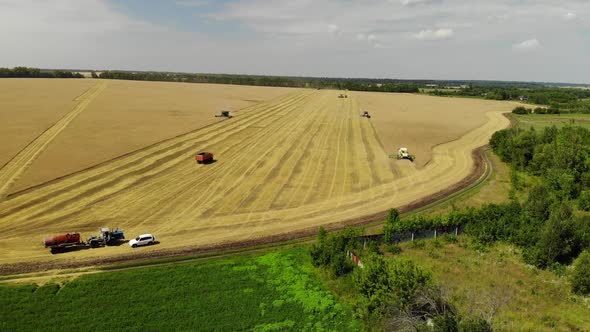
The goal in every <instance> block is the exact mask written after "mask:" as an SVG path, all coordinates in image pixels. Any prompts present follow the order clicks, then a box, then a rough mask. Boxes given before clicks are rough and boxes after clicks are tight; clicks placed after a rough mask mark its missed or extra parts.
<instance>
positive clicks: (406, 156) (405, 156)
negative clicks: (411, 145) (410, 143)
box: [396, 148, 416, 162]
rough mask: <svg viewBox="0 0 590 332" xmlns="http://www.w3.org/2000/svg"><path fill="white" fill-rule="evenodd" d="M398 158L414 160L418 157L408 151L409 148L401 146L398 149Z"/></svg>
mask: <svg viewBox="0 0 590 332" xmlns="http://www.w3.org/2000/svg"><path fill="white" fill-rule="evenodd" d="M396 158H397V159H398V160H400V159H408V160H409V161H412V162H413V161H414V159H415V158H416V157H414V155H411V154H410V153H409V152H408V148H399V150H397V156H396Z"/></svg>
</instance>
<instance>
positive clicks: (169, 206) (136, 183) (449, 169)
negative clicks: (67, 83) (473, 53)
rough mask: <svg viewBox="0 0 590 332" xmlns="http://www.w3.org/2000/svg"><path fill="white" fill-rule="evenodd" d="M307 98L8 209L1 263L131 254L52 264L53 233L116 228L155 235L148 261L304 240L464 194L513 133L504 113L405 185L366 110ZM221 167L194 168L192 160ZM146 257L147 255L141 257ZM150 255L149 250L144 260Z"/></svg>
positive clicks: (55, 186)
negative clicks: (161, 253)
mask: <svg viewBox="0 0 590 332" xmlns="http://www.w3.org/2000/svg"><path fill="white" fill-rule="evenodd" d="M337 94H338V92H337V91H315V90H304V91H302V92H298V93H294V94H290V95H287V96H285V97H282V98H280V99H278V100H273V101H271V102H264V103H260V104H257V105H254V106H251V107H248V108H246V109H244V110H242V111H240V112H239V116H236V117H235V118H233V119H230V120H226V121H222V122H218V123H215V124H212V125H210V126H207V127H204V128H201V129H199V130H195V131H193V132H190V133H187V134H185V135H182V136H179V137H176V138H173V139H170V140H166V141H163V142H161V143H158V144H155V145H152V146H149V147H147V148H145V149H142V150H139V151H136V152H134V153H131V154H128V155H125V156H123V157H121V158H117V159H114V160H112V161H110V162H107V163H103V164H100V165H98V166H97V167H94V168H90V169H88V170H85V171H82V172H79V173H76V174H74V175H71V176H68V177H64V178H61V179H58V180H56V181H52V182H50V183H48V184H46V185H44V186H39V187H36V188H33V189H30V190H26V191H24V192H21V193H16V194H14V195H10V196H8V197H7V199H6V200H5V201H3V202H0V233H1V234H3V237H2V238H1V239H0V249H3V250H0V263H14V262H17V261H39V260H67V259H68V258H70V259H73V258H74V257H75V258H76V259H80V258H87V259H91V258H92V257H99V256H104V255H121V254H128V253H129V248H128V247H127V246H121V247H110V248H105V249H101V250H83V251H79V252H75V253H68V254H63V255H57V256H51V255H48V253H47V251H46V250H45V249H43V248H40V246H39V244H38V243H39V240H40V239H41V238H42V237H43V236H44V235H47V234H52V233H63V232H64V231H79V232H82V233H83V235H86V234H88V235H86V236H89V235H90V234H92V233H95V232H96V229H97V228H98V227H100V226H111V227H115V226H118V227H120V228H122V229H124V230H125V231H126V232H127V234H130V236H133V235H135V234H139V233H143V232H151V233H154V234H156V236H157V237H158V239H159V240H160V241H161V244H160V245H158V246H154V247H150V248H142V249H141V250H156V251H157V250H171V249H173V248H182V247H210V246H215V245H219V244H221V243H227V242H233V241H235V242H237V241H248V240H255V239H258V238H261V237H267V236H274V235H280V234H285V233H290V232H298V231H302V230H306V229H309V228H310V227H317V226H318V225H327V224H332V223H337V222H342V221H346V220H351V219H355V218H362V217H364V216H367V215H371V214H375V213H378V212H382V211H385V210H387V209H388V208H391V207H399V206H403V205H408V204H411V203H412V202H416V201H419V200H420V199H423V198H424V197H426V196H429V195H432V194H434V193H438V192H441V191H444V190H445V189H447V188H449V187H452V186H454V185H457V184H458V183H461V181H463V180H464V178H465V177H466V176H467V175H469V174H470V173H471V172H472V170H473V167H474V161H473V158H472V155H471V154H472V151H473V150H474V149H476V148H477V147H479V146H482V145H484V144H486V143H487V140H488V139H489V137H490V135H491V133H493V132H494V131H496V130H498V129H501V128H504V127H506V126H507V125H508V120H507V119H506V118H505V117H504V116H502V112H499V111H496V112H488V113H485V116H486V118H487V121H486V122H485V124H484V125H483V126H480V127H479V128H477V129H475V130H472V131H470V132H468V133H467V134H465V135H463V136H462V137H461V138H459V139H458V140H455V141H452V142H448V143H445V144H441V145H438V146H436V147H435V148H434V150H433V157H432V159H431V161H430V162H429V163H428V164H427V165H426V166H425V167H423V168H420V169H415V168H409V169H406V170H405V171H404V172H403V176H402V177H400V176H399V175H396V174H400V173H399V172H394V171H392V169H391V166H390V159H389V158H388V157H387V152H386V151H384V150H383V148H382V146H381V144H380V143H379V138H378V137H377V134H376V132H375V130H374V128H373V126H372V124H371V120H368V119H365V118H361V117H360V116H359V114H360V110H359V106H358V103H357V100H356V99H355V98H354V95H350V94H349V96H350V98H346V99H339V98H337V97H336V96H337ZM203 150H205V151H211V152H214V153H215V156H216V159H217V162H215V163H213V164H210V165H196V164H195V162H194V159H193V158H194V157H193V156H194V153H196V152H198V151H203ZM138 252H141V251H138ZM144 252H145V251H144Z"/></svg>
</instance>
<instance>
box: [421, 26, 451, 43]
mask: <svg viewBox="0 0 590 332" xmlns="http://www.w3.org/2000/svg"><path fill="white" fill-rule="evenodd" d="M453 34H454V32H453V29H448V28H444V29H437V30H422V31H420V32H418V33H415V34H414V35H413V37H414V38H416V39H420V40H441V39H449V38H451V37H453Z"/></svg>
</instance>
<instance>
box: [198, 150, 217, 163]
mask: <svg viewBox="0 0 590 332" xmlns="http://www.w3.org/2000/svg"><path fill="white" fill-rule="evenodd" d="M195 160H196V161H197V163H198V164H208V163H211V162H213V153H211V152H200V153H197V155H196V156H195Z"/></svg>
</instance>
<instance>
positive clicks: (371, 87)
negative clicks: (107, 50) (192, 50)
mask: <svg viewBox="0 0 590 332" xmlns="http://www.w3.org/2000/svg"><path fill="white" fill-rule="evenodd" d="M98 77H99V78H108V79H123V80H137V81H166V82H185V83H210V84H235V85H253V86H276V87H293V88H316V89H340V90H351V91H375V92H407V93H416V92H419V85H417V84H413V83H375V82H370V81H369V82H367V80H365V79H359V80H356V79H322V78H306V77H280V76H256V75H225V74H188V73H163V72H126V71H105V72H102V73H100V74H99V75H98Z"/></svg>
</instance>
